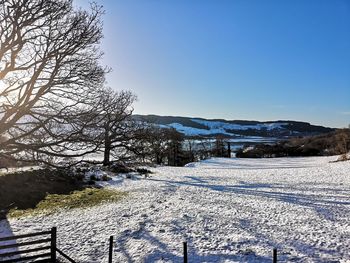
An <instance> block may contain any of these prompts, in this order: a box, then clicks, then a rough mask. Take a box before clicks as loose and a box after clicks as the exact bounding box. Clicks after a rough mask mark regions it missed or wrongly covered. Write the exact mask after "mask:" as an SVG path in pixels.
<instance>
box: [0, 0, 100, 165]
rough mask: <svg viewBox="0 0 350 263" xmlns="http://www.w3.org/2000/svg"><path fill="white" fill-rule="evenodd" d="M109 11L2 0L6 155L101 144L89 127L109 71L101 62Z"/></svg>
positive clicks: (0, 76) (57, 1) (0, 121)
mask: <svg viewBox="0 0 350 263" xmlns="http://www.w3.org/2000/svg"><path fill="white" fill-rule="evenodd" d="M102 13H103V11H102V9H101V7H99V6H97V5H91V10H90V11H89V12H88V11H83V10H74V9H73V7H72V1H70V0H54V1H53V0H31V1H27V0H0V136H1V137H2V138H6V139H4V140H1V141H0V155H2V156H7V157H10V156H14V154H17V156H20V157H21V158H24V157H25V155H32V156H31V157H32V158H34V157H36V158H37V159H39V160H40V159H41V158H42V157H43V156H54V157H55V156H57V157H62V156H81V155H83V154H85V153H87V152H91V151H94V150H95V149H93V148H91V145H89V146H87V144H86V143H85V142H86V141H87V139H88V138H84V129H85V127H86V126H88V125H90V122H93V119H90V118H91V114H90V113H91V112H94V111H95V109H94V108H93V107H91V106H90V105H92V104H93V99H94V96H95V95H94V92H95V91H94V89H95V87H96V86H99V85H101V83H102V82H103V81H104V74H105V72H106V71H107V69H106V68H103V67H101V66H100V65H99V63H98V61H99V59H100V57H101V55H102V53H101V52H100V51H99V49H98V44H99V41H100V39H101V37H102V23H101V20H100V18H101V15H102ZM77 122H78V123H77ZM77 149H79V151H78V152H77Z"/></svg>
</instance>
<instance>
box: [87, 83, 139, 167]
mask: <svg viewBox="0 0 350 263" xmlns="http://www.w3.org/2000/svg"><path fill="white" fill-rule="evenodd" d="M135 100H136V96H135V95H134V94H132V93H131V92H130V91H119V92H118V91H114V90H112V89H111V88H104V89H101V90H100V91H99V94H98V96H97V97H96V99H95V103H96V108H97V109H98V111H97V112H98V114H97V115H96V114H95V115H93V116H92V118H91V119H93V118H94V119H95V123H94V124H93V125H92V127H91V133H92V134H93V137H92V138H93V141H94V142H95V144H96V146H97V147H98V148H99V150H100V151H103V165H109V164H110V162H111V156H112V155H114V157H117V155H118V154H119V155H121V154H122V151H130V150H132V149H133V148H132V141H133V140H135V139H136V138H137V130H138V129H137V125H136V124H135V122H133V121H132V120H131V115H132V112H133V107H132V104H133V103H134V101H135ZM96 134H97V137H96V136H95V135H96Z"/></svg>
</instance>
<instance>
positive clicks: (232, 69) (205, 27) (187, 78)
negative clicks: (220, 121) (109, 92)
mask: <svg viewBox="0 0 350 263" xmlns="http://www.w3.org/2000/svg"><path fill="white" fill-rule="evenodd" d="M96 2H97V3H98V4H101V5H103V6H104V9H105V11H106V15H105V16H104V39H103V42H102V46H101V47H102V49H103V51H104V52H105V57H104V60H103V63H104V64H106V65H108V66H110V67H112V68H113V71H112V72H111V73H110V74H109V75H108V76H107V81H108V85H109V86H111V87H113V88H115V89H119V90H120V89H126V90H131V91H133V92H134V93H135V94H136V95H137V96H138V102H137V103H136V104H135V113H139V114H159V115H177V116H192V117H204V118H226V119H251V120H277V119H288V120H302V121H307V122H311V123H313V124H321V125H326V126H333V127H346V126H347V125H348V124H349V123H350V1H348V0H332V1H331V0H327V1H322V0H291V1H288V0H285V1H269V0H266V1H265V0H263V1H262V0H255V1H254V0H218V1H215V0H188V1H185V0H177V1H175V0H174V1H171V0H167V1H162V0H142V1H141V0H140V1H137V0H132V1H130V0H120V1H118V0H98V1H96ZM75 3H76V4H77V5H80V6H83V7H87V6H88V4H87V3H88V1H85V0H78V1H75Z"/></svg>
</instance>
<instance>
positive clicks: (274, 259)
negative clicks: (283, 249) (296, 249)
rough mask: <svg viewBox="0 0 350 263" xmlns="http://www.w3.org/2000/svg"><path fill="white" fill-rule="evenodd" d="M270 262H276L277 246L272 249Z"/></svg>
mask: <svg viewBox="0 0 350 263" xmlns="http://www.w3.org/2000/svg"><path fill="white" fill-rule="evenodd" d="M272 262H273V263H277V248H274V249H273V251H272Z"/></svg>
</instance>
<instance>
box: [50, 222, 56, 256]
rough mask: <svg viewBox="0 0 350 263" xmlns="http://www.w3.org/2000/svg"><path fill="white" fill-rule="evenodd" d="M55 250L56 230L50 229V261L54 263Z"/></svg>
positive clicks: (54, 228)
mask: <svg viewBox="0 0 350 263" xmlns="http://www.w3.org/2000/svg"><path fill="white" fill-rule="evenodd" d="M56 248H57V228H56V227H52V228H51V261H52V262H56V260H57V256H56Z"/></svg>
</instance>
